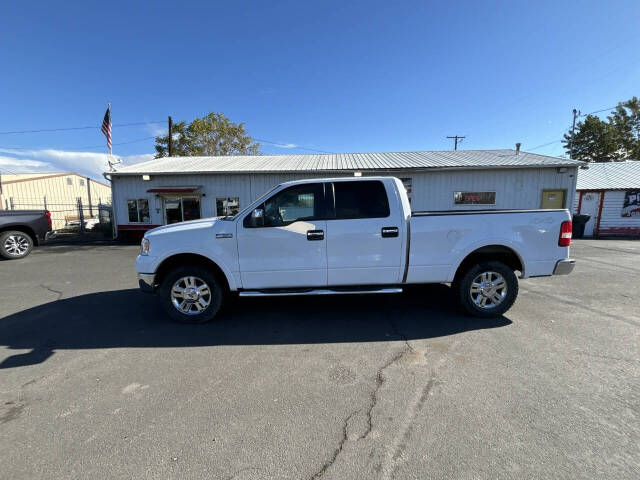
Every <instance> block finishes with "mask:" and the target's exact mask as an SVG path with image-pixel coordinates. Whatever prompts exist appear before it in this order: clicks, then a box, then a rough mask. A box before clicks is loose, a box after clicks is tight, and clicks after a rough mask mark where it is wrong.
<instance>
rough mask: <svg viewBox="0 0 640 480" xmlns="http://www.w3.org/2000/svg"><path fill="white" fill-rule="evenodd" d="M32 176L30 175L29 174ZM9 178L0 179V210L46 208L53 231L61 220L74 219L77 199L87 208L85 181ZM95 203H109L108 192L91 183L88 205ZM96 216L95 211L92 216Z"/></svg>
mask: <svg viewBox="0 0 640 480" xmlns="http://www.w3.org/2000/svg"><path fill="white" fill-rule="evenodd" d="M30 176H32V177H33V176H34V174H30ZM12 177H13V176H11V175H3V176H2V180H3V182H2V196H1V197H0V202H1V203H2V208H3V209H4V208H7V209H10V208H11V205H12V204H13V206H14V209H16V210H38V209H44V208H45V204H46V208H47V209H49V210H50V211H51V212H52V219H53V228H54V229H56V228H62V227H63V226H64V224H65V216H74V215H76V213H75V211H77V209H76V208H75V207H74V206H75V205H76V202H77V199H78V198H81V199H82V203H83V205H85V206H86V205H88V204H89V197H88V192H87V179H86V178H84V177H81V176H79V175H63V176H51V177H45V178H37V179H34V180H30V181H19V182H16V183H6V182H11V180H13V179H14V178H12ZM25 178H27V176H26V175H19V176H15V179H25ZM99 202H102V203H107V204H109V203H111V188H110V187H109V186H107V185H104V184H102V183H97V182H95V181H91V203H92V204H93V205H94V206H97V205H98V203H99ZM95 214H97V210H96V212H95Z"/></svg>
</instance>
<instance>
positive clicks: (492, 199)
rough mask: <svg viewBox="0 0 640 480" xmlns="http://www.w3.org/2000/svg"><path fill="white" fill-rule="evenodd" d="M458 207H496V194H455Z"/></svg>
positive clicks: (454, 200)
mask: <svg viewBox="0 0 640 480" xmlns="http://www.w3.org/2000/svg"><path fill="white" fill-rule="evenodd" d="M453 203H454V204H456V205H495V204H496V192H453Z"/></svg>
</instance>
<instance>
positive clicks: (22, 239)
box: [0, 210, 51, 260]
mask: <svg viewBox="0 0 640 480" xmlns="http://www.w3.org/2000/svg"><path fill="white" fill-rule="evenodd" d="M49 232H51V213H50V212H48V211H47V210H0V257H2V258H5V259H8V260H14V259H18V258H24V257H26V256H27V255H29V253H30V252H31V250H32V249H33V247H34V246H37V245H40V244H41V243H42V242H44V241H45V240H46V237H47V235H48V234H49Z"/></svg>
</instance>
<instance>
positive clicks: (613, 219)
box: [599, 190, 640, 235]
mask: <svg viewBox="0 0 640 480" xmlns="http://www.w3.org/2000/svg"><path fill="white" fill-rule="evenodd" d="M625 193H626V192H625V191H624V190H608V191H606V192H604V200H603V203H602V215H601V216H600V230H599V233H600V234H602V235H607V234H620V235H636V234H639V233H640V217H623V216H622V206H623V205H624V197H625Z"/></svg>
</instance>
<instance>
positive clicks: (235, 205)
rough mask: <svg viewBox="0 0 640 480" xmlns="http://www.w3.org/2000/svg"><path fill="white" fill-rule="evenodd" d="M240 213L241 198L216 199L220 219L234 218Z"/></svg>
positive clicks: (217, 213)
mask: <svg viewBox="0 0 640 480" xmlns="http://www.w3.org/2000/svg"><path fill="white" fill-rule="evenodd" d="M239 211H240V198H238V197H228V198H220V197H218V198H216V215H217V216H218V217H226V216H233V215H235V214H237V213H238V212H239Z"/></svg>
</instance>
